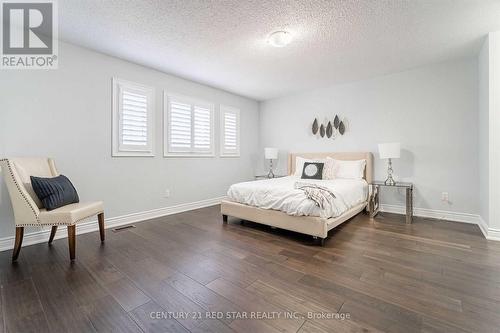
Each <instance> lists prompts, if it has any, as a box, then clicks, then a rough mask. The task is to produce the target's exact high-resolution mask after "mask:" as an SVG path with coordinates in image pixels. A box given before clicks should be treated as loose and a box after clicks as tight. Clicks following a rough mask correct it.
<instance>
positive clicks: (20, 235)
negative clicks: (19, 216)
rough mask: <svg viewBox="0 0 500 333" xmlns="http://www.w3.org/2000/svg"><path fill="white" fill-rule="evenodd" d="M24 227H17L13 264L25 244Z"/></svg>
mask: <svg viewBox="0 0 500 333" xmlns="http://www.w3.org/2000/svg"><path fill="white" fill-rule="evenodd" d="M23 236H24V227H16V241H15V243H14V252H12V262H14V261H16V260H17V257H19V252H20V251H21V245H22V244H23Z"/></svg>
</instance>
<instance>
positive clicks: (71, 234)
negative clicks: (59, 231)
mask: <svg viewBox="0 0 500 333" xmlns="http://www.w3.org/2000/svg"><path fill="white" fill-rule="evenodd" d="M75 231H76V225H68V247H69V258H70V259H71V261H73V260H75V247H76V233H75Z"/></svg>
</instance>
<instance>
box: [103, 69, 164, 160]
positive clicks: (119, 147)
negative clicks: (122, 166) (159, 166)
mask: <svg viewBox="0 0 500 333" xmlns="http://www.w3.org/2000/svg"><path fill="white" fill-rule="evenodd" d="M123 87H126V88H127V89H129V90H131V91H136V92H141V93H144V94H145V95H146V99H147V133H148V139H147V141H148V142H147V145H146V147H145V149H138V147H134V146H130V145H124V144H122V135H121V134H122V126H121V123H120V118H121V98H120V96H121V91H122V89H123ZM111 96H112V102H111V104H112V139H111V141H112V142H111V146H112V154H111V156H112V157H153V156H155V112H154V110H155V103H156V100H155V89H154V87H151V86H146V85H143V84H140V83H136V82H132V81H128V80H123V79H120V78H117V77H113V78H112V92H111Z"/></svg>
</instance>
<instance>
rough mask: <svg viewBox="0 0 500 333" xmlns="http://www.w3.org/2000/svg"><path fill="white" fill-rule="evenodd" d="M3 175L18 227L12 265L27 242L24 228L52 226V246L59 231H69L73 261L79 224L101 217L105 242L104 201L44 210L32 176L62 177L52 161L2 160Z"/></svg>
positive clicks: (40, 159) (50, 240) (0, 163)
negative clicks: (58, 228)
mask: <svg viewBox="0 0 500 333" xmlns="http://www.w3.org/2000/svg"><path fill="white" fill-rule="evenodd" d="M0 166H1V167H2V173H3V176H4V179H5V183H6V184H7V189H8V191H9V194H10V199H11V202H12V208H13V210H14V218H15V223H16V240H15V244H14V252H13V254H12V261H16V260H17V257H18V256H19V251H20V250H21V244H22V242H23V235H24V227H27V226H37V227H39V226H52V230H51V232H50V237H49V244H50V243H52V241H53V240H54V236H55V234H56V231H57V227H58V226H60V225H64V226H67V227H68V246H69V256H70V258H71V260H74V259H75V244H76V236H75V234H76V233H75V231H76V228H75V227H76V224H77V223H78V222H80V221H82V220H85V219H86V218H88V217H91V216H94V215H97V216H98V221H99V232H100V236H101V242H104V206H103V203H102V202H101V201H97V202H88V203H75V204H70V205H67V206H63V207H60V208H57V209H54V210H51V211H47V210H46V209H44V208H43V206H42V203H41V202H40V200H39V199H38V197H37V196H36V194H35V192H34V191H33V187H32V186H31V179H30V176H35V177H46V178H50V177H56V176H58V175H59V173H58V172H57V169H56V166H55V163H54V161H53V160H52V159H50V158H12V159H2V160H0Z"/></svg>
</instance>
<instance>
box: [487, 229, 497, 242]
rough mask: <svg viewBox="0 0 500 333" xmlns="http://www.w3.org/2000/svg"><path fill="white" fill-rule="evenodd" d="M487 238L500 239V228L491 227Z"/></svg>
mask: <svg viewBox="0 0 500 333" xmlns="http://www.w3.org/2000/svg"><path fill="white" fill-rule="evenodd" d="M486 238H487V239H489V240H494V241H500V229H494V228H489V229H488V235H487V236H486Z"/></svg>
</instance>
